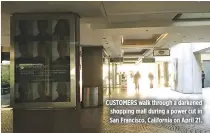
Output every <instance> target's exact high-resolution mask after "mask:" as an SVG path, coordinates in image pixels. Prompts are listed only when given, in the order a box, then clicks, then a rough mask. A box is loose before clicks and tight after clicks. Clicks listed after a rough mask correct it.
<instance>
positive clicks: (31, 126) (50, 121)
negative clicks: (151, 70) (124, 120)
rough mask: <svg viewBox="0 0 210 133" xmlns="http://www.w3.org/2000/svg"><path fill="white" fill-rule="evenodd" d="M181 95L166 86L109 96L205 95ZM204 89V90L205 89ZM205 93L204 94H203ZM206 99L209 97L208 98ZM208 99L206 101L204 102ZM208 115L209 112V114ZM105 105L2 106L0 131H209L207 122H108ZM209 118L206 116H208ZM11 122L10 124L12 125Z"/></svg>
mask: <svg viewBox="0 0 210 133" xmlns="http://www.w3.org/2000/svg"><path fill="white" fill-rule="evenodd" d="M204 91H205V93H204V95H184V94H180V93H177V92H174V91H171V90H169V89H167V88H163V89H147V90H141V91H140V93H138V94H136V93H135V92H134V93H132V90H121V89H120V90H117V89H116V90H115V92H114V93H113V94H112V96H111V98H126V97H127V98H149V97H150V98H152V97H158V98H169V97H172V96H174V97H176V98H180V97H184V98H189V97H194V98H199V97H206V96H207V94H210V88H208V89H205V90H204ZM207 92H208V93H207ZM207 97H208V96H207ZM208 101H209V100H208ZM209 105H210V103H208V106H209ZM209 116H210V115H209ZM108 118H109V112H108V107H106V106H104V107H103V108H92V109H81V110H76V109H69V110H39V111H38V110H13V111H12V110H2V132H3V133H12V132H13V133H123V132H125V133H179V132H180V133H210V126H209V125H195V124H194V125H193V124H192V125H181V124H180V125H174V124H173V125H172V124H127V125H123V124H116V125H113V124H109V122H108V120H109V119H108ZM209 120H210V118H209ZM13 124H14V127H13Z"/></svg>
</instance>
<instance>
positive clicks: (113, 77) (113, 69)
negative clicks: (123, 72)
mask: <svg viewBox="0 0 210 133" xmlns="http://www.w3.org/2000/svg"><path fill="white" fill-rule="evenodd" d="M114 88H115V64H114V63H112V91H113V90H114Z"/></svg>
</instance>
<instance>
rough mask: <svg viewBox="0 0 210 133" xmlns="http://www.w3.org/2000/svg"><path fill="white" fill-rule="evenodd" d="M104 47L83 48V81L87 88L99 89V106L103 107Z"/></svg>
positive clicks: (84, 86)
mask: <svg viewBox="0 0 210 133" xmlns="http://www.w3.org/2000/svg"><path fill="white" fill-rule="evenodd" d="M102 68H103V47H101V46H87V47H83V48H82V81H83V84H82V85H83V92H84V89H85V88H91V87H98V105H99V106H100V105H103V69H102Z"/></svg>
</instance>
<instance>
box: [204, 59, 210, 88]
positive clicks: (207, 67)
mask: <svg viewBox="0 0 210 133" xmlns="http://www.w3.org/2000/svg"><path fill="white" fill-rule="evenodd" d="M203 71H204V73H205V80H204V87H205V88H206V87H210V60H205V61H203Z"/></svg>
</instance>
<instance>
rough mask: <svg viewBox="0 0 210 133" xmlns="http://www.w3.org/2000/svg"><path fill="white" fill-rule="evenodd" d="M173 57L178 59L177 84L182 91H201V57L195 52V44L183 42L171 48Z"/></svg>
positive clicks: (179, 90) (177, 89)
mask: <svg viewBox="0 0 210 133" xmlns="http://www.w3.org/2000/svg"><path fill="white" fill-rule="evenodd" d="M171 57H172V58H173V59H177V85H176V88H175V90H176V91H178V92H182V93H201V92H202V88H201V87H202V83H201V81H202V80H201V57H200V54H194V53H193V44H191V43H181V44H178V45H176V46H174V47H172V48H171Z"/></svg>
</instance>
